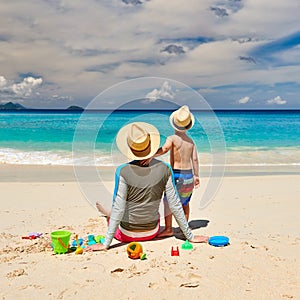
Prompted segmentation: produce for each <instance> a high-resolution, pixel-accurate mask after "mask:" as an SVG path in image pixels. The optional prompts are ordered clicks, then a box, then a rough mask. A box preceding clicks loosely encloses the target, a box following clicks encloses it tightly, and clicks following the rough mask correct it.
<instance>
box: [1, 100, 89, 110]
mask: <svg viewBox="0 0 300 300" xmlns="http://www.w3.org/2000/svg"><path fill="white" fill-rule="evenodd" d="M1 110H9V111H15V110H17V111H19V110H43V109H33V108H28V107H25V106H23V105H21V104H20V103H13V102H7V103H5V104H1V103H0V111H1ZM45 110H47V109H45ZM51 110H53V109H51ZM58 110H67V111H84V108H82V107H80V106H77V105H71V106H69V107H68V108H62V109H58Z"/></svg>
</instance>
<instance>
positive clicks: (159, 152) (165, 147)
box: [141, 137, 173, 165]
mask: <svg viewBox="0 0 300 300" xmlns="http://www.w3.org/2000/svg"><path fill="white" fill-rule="evenodd" d="M172 144H173V141H172V139H171V138H170V137H168V138H167V140H166V142H165V144H164V145H163V146H162V147H160V148H159V149H158V150H157V151H156V153H155V154H154V155H153V156H152V157H150V158H148V159H144V160H142V161H141V164H142V165H149V163H150V161H151V160H152V159H153V158H154V157H156V156H160V155H163V154H165V153H167V152H168V151H169V150H170V149H171V147H172Z"/></svg>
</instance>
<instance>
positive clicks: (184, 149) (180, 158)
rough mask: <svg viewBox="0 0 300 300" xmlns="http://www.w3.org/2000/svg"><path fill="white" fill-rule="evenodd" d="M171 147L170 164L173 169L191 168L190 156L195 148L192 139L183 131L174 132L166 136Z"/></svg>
mask: <svg viewBox="0 0 300 300" xmlns="http://www.w3.org/2000/svg"><path fill="white" fill-rule="evenodd" d="M168 140H169V141H170V142H171V143H172V145H173V147H171V149H170V164H171V167H172V168H173V169H180V170H189V169H192V168H193V167H192V161H191V158H192V156H193V151H194V148H195V145H194V142H193V140H192V139H191V138H190V137H188V136H187V135H186V134H185V133H175V134H174V135H171V136H169V137H168Z"/></svg>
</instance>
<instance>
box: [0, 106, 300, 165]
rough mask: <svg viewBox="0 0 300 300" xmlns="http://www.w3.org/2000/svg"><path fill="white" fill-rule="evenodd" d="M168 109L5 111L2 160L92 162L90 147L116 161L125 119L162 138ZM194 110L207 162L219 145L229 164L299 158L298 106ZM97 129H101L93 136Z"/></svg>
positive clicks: (99, 157)
mask: <svg viewBox="0 0 300 300" xmlns="http://www.w3.org/2000/svg"><path fill="white" fill-rule="evenodd" d="M170 113H171V112H169V111H162V112H155V111H148V112H147V111H139V112H137V111H118V112H114V113H111V114H109V113H107V112H97V113H95V112H93V113H85V114H80V113H71V112H68V113H61V112H60V113H58V112H45V111H44V112H34V113H33V112H25V113H24V112H13V113H11V112H2V113H0V163H10V164H13V163H15V164H53V165H70V164H73V163H76V164H91V163H93V162H91V161H90V160H91V153H92V154H93V155H92V156H93V159H95V162H94V163H96V164H97V165H111V164H117V163H119V161H121V160H122V158H121V157H119V153H118V151H117V149H116V146H115V142H114V139H115V136H116V134H117V132H118V130H119V129H120V128H121V127H122V126H123V125H124V124H127V123H129V122H133V121H145V122H149V123H152V124H153V125H155V126H156V127H157V128H158V129H159V131H160V133H161V136H162V141H161V143H163V142H164V141H165V139H166V137H167V136H168V135H171V134H172V133H173V129H172V127H171V126H170V124H169V115H170ZM194 115H195V119H196V122H195V125H194V127H193V128H192V129H191V130H190V131H189V134H190V136H191V137H192V138H193V139H194V141H195V143H196V146H197V149H198V152H199V156H200V158H201V162H202V163H203V164H210V154H211V153H212V152H216V151H220V152H222V151H223V152H224V151H226V153H227V154H226V156H227V162H226V163H227V164H229V165H230V164H231V165H249V164H250V165H260V164H266V165H268V164H270V165H281V164H287V165H288V164H291V165H298V164H300V111H218V112H216V113H215V115H214V114H212V113H208V112H194ZM78 129H79V131H81V133H82V134H79V135H77V138H76V141H75V143H76V145H75V147H74V141H73V139H74V133H75V131H76V130H78ZM93 132H97V135H96V141H95V142H94V140H93V139H94V137H93V134H91V133H93ZM220 132H221V133H223V134H224V143H223V142H222V141H220V139H222V136H221V135H220ZM78 144H82V145H84V147H83V148H84V149H85V150H86V153H85V154H84V155H82V154H80V155H79V154H78V153H73V155H72V149H74V148H75V149H76V147H77V145H78ZM87 145H88V146H87ZM86 146H87V147H86ZM112 157H115V158H113V159H112ZM116 157H118V158H116ZM165 159H167V157H166V158H165Z"/></svg>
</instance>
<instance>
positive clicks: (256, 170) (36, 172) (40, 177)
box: [0, 164, 300, 182]
mask: <svg viewBox="0 0 300 300" xmlns="http://www.w3.org/2000/svg"><path fill="white" fill-rule="evenodd" d="M88 170H95V167H92V166H90V167H86V166H81V167H76V172H77V173H78V172H81V171H84V172H85V171H88ZM115 170H116V167H113V166H107V167H104V166H103V167H99V166H97V167H96V172H98V174H99V175H98V176H95V177H94V178H92V179H91V180H90V181H91V182H96V181H99V180H100V179H101V180H102V181H113V180H114V173H115ZM223 171H224V174H223V176H222V173H223ZM269 175H272V176H285V175H300V166H298V165H280V166H226V167H225V170H222V168H220V167H219V168H217V167H216V170H214V173H213V174H212V177H245V176H269ZM209 176H210V168H209V167H207V166H201V165H200V177H201V178H208V177H209ZM76 181H77V178H76V174H75V170H74V167H73V166H61V165H21V164H0V182H76ZM87 181H88V180H87Z"/></svg>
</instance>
